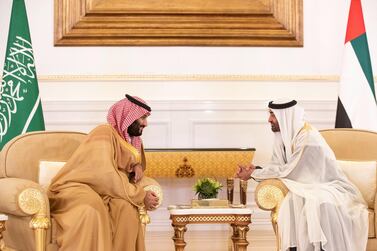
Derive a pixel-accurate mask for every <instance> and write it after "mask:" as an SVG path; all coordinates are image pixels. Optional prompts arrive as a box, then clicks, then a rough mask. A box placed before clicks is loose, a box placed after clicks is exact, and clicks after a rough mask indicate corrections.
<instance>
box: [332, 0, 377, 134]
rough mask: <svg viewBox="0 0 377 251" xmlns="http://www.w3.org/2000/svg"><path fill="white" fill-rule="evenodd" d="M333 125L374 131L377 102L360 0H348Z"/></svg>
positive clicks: (376, 125)
mask: <svg viewBox="0 0 377 251" xmlns="http://www.w3.org/2000/svg"><path fill="white" fill-rule="evenodd" d="M335 127H336V128H357V129H365V130H372V131H377V104H376V95H375V88H374V81H373V72H372V66H371V60H370V55H369V48H368V41H367V35H366V31H365V24H364V18H363V11H362V7H361V0H351V5H350V10H349V16H348V24H347V32H346V39H345V53H344V62H343V71H342V75H341V79H340V88H339V97H338V107H337V113H336V121H335Z"/></svg>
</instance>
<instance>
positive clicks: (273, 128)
mask: <svg viewBox="0 0 377 251" xmlns="http://www.w3.org/2000/svg"><path fill="white" fill-rule="evenodd" d="M271 131H273V132H280V127H279V126H276V125H271Z"/></svg>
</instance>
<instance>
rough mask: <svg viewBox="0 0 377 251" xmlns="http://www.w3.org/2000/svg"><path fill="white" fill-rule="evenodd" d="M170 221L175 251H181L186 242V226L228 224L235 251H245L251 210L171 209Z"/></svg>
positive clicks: (247, 243)
mask: <svg viewBox="0 0 377 251" xmlns="http://www.w3.org/2000/svg"><path fill="white" fill-rule="evenodd" d="M169 212H170V219H171V220H172V226H173V228H174V236H173V238H172V239H173V241H174V245H175V250H176V251H183V250H184V248H185V246H186V242H185V240H184V233H185V232H186V231H187V227H186V225H187V224H230V226H231V227H232V229H233V235H232V241H233V249H234V250H235V251H246V250H247V246H248V245H249V242H248V241H247V240H246V236H247V231H249V224H250V223H251V215H252V209H250V208H179V206H178V207H177V208H171V209H169Z"/></svg>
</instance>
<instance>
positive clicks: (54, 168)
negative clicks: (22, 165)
mask: <svg viewBox="0 0 377 251" xmlns="http://www.w3.org/2000/svg"><path fill="white" fill-rule="evenodd" d="M65 163H66V162H63V161H44V160H41V161H40V162H39V177H38V178H39V184H40V185H41V186H42V187H43V189H45V190H46V189H47V188H48V186H49V185H50V183H51V180H52V178H54V177H55V175H56V174H57V173H58V172H59V171H60V169H61V168H62V167H63V166H64V165H65Z"/></svg>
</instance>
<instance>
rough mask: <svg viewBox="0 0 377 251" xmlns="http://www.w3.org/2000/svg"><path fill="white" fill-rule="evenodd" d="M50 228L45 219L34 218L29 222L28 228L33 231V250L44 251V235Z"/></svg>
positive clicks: (47, 220)
mask: <svg viewBox="0 0 377 251" xmlns="http://www.w3.org/2000/svg"><path fill="white" fill-rule="evenodd" d="M49 227H50V220H49V219H48V218H47V217H35V218H33V219H32V220H31V222H30V228H32V229H33V230H34V237H35V250H36V251H45V250H46V234H47V229H48V228H49Z"/></svg>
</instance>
